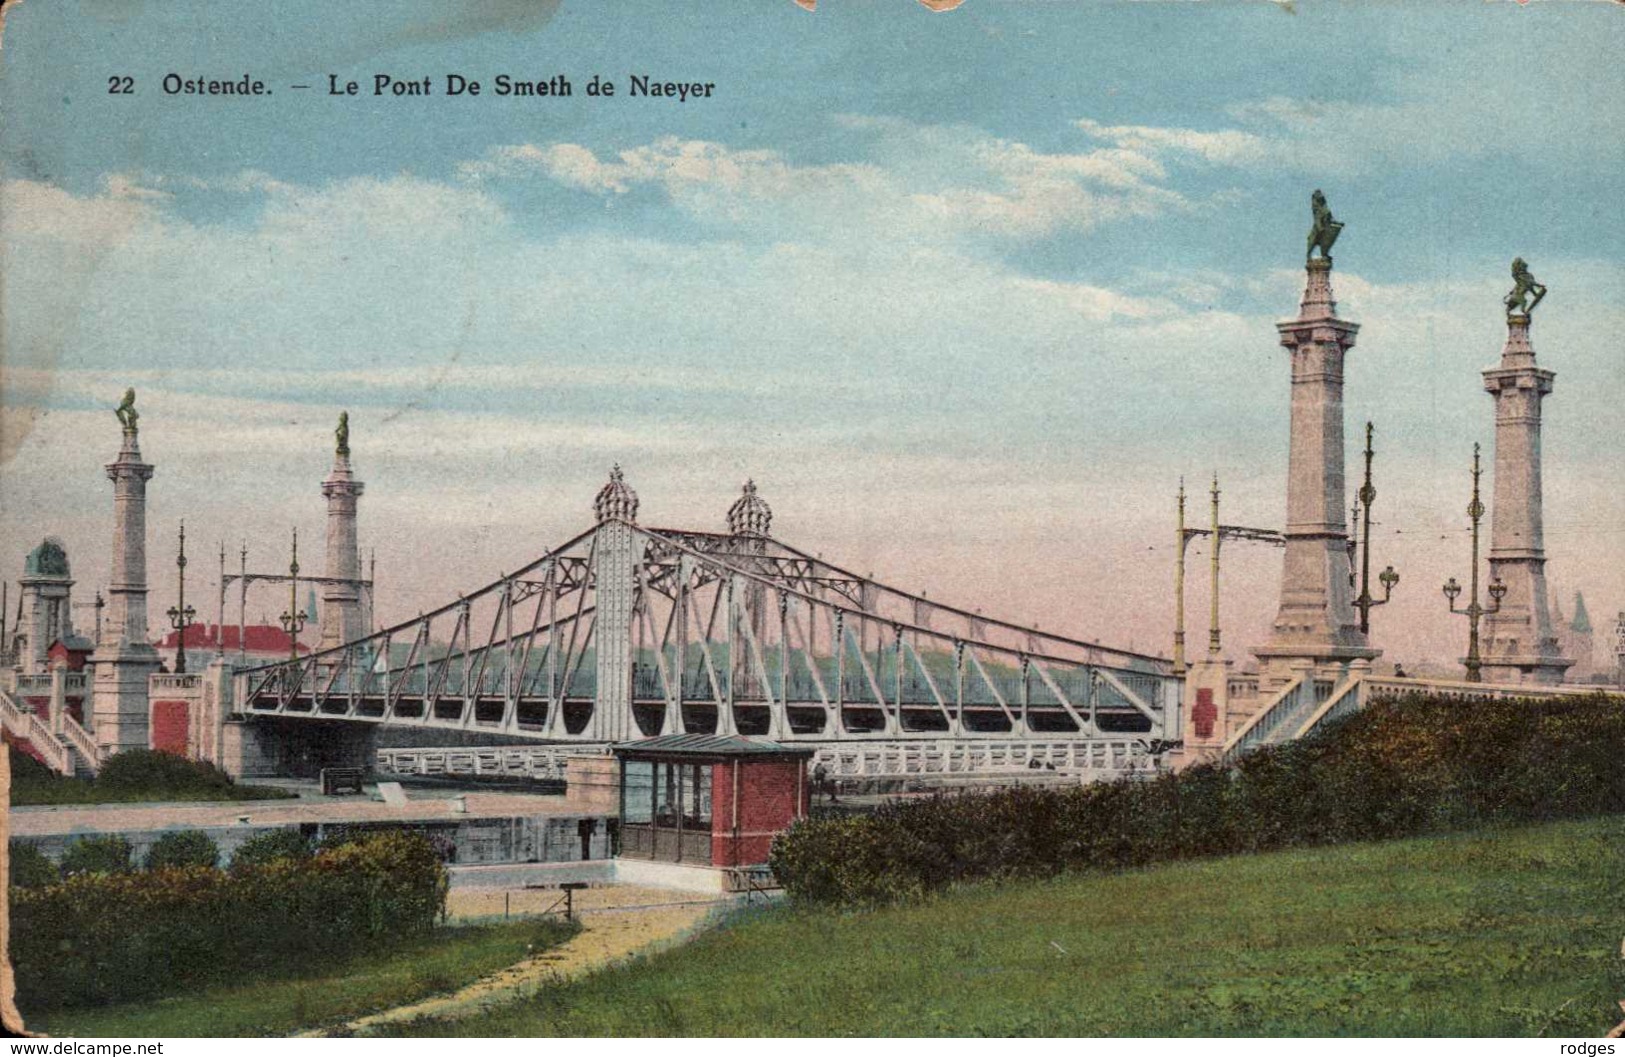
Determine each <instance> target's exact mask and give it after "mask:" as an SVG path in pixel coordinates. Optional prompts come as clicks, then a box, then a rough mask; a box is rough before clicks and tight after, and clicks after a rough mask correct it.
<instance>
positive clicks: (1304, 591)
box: [1253, 258, 1382, 694]
mask: <svg viewBox="0 0 1625 1057" xmlns="http://www.w3.org/2000/svg"><path fill="white" fill-rule="evenodd" d="M1331 271H1332V262H1331V260H1330V259H1329V258H1318V259H1315V260H1311V261H1309V263H1308V265H1307V276H1306V281H1305V284H1304V293H1303V301H1302V303H1301V304H1300V306H1299V310H1298V318H1297V319H1294V320H1289V321H1287V322H1284V323H1279V324H1277V325H1276V329H1277V330H1279V331H1280V334H1281V345H1282V347H1283V348H1285V349H1286V350H1287V352H1288V353H1289V354H1290V355H1291V358H1292V432H1291V444H1290V454H1289V456H1288V467H1287V518H1286V529H1285V532H1284V535H1285V537H1286V558H1285V562H1284V565H1283V571H1282V576H1281V603H1280V609H1279V610H1278V612H1277V615H1276V618H1275V624H1274V628H1273V630H1272V632H1271V634H1270V639H1269V641H1268V642H1267V643H1265V644H1264V645H1262V646H1258V647H1255V648H1254V649H1253V654H1254V655H1255V656H1256V657H1258V659H1259V662H1260V666H1261V667H1260V672H1259V686H1260V692H1261V693H1265V694H1267V693H1268V691H1269V690H1271V689H1273V688H1275V687H1279V686H1282V685H1285V683H1287V682H1288V681H1289V680H1290V679H1292V678H1293V677H1294V674H1295V673H1296V670H1297V669H1298V667H1299V665H1298V663H1297V662H1300V661H1310V662H1313V664H1314V665H1315V666H1316V667H1341V666H1342V665H1345V664H1347V663H1348V662H1349V661H1352V660H1355V659H1358V658H1362V657H1363V658H1372V657H1376V656H1379V655H1380V654H1381V652H1382V651H1380V650H1374V649H1372V648H1371V647H1370V645H1369V643H1368V642H1367V641H1366V637H1365V635H1364V634H1363V633H1362V632H1361V631H1360V626H1359V623H1358V622H1357V621H1356V619H1355V616H1354V607H1353V605H1352V599H1351V596H1352V594H1353V588H1352V587H1351V585H1350V583H1349V570H1350V566H1349V551H1348V524H1347V522H1345V521H1344V520H1343V518H1344V507H1345V504H1344V498H1345V496H1344V482H1343V360H1344V356H1345V354H1346V353H1347V352H1348V350H1349V349H1351V348H1353V347H1354V339H1355V336H1356V335H1357V334H1358V333H1359V330H1360V328H1359V326H1358V325H1357V324H1355V323H1350V322H1347V321H1345V320H1342V319H1339V318H1337V302H1336V301H1334V300H1333V298H1332V286H1331Z"/></svg>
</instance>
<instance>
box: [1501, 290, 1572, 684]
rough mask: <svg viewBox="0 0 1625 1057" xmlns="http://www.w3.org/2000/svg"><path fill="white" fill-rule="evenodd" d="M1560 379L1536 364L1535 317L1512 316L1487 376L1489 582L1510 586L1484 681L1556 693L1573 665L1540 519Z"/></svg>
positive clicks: (1502, 607)
mask: <svg viewBox="0 0 1625 1057" xmlns="http://www.w3.org/2000/svg"><path fill="white" fill-rule="evenodd" d="M1556 377H1557V375H1556V372H1554V371H1548V370H1543V369H1541V368H1540V367H1537V366H1536V365H1535V350H1534V346H1533V345H1531V344H1530V341H1529V317H1528V316H1527V315H1520V314H1514V315H1510V316H1508V317H1507V341H1506V346H1505V347H1504V348H1503V349H1502V351H1501V362H1500V364H1499V365H1498V366H1496V367H1492V368H1490V369H1489V370H1487V371H1485V372H1484V389H1485V391H1486V392H1488V393H1489V394H1490V396H1491V398H1492V399H1494V401H1495V500H1494V507H1493V509H1492V512H1491V520H1490V576H1491V578H1492V579H1493V578H1495V577H1499V578H1500V579H1501V582H1502V583H1504V584H1506V588H1507V591H1506V595H1505V597H1503V598H1502V599H1501V605H1500V608H1499V609H1498V610H1497V611H1496V612H1495V613H1492V614H1490V615H1489V616H1487V617H1486V618H1485V619H1484V630H1483V645H1482V647H1481V650H1480V653H1481V655H1482V658H1483V668H1482V672H1483V676H1484V681H1485V682H1488V683H1508V684H1517V683H1532V684H1537V685H1542V686H1552V685H1556V684H1557V683H1561V682H1562V681H1563V676H1564V673H1565V672H1566V671H1567V670H1568V669H1569V668H1570V667H1571V666H1572V665H1573V664H1574V661H1573V660H1571V659H1569V658H1566V657H1564V656H1563V655H1562V648H1561V645H1560V643H1559V642H1558V637H1557V630H1556V629H1555V628H1554V627H1553V626H1552V618H1551V610H1550V608H1549V606H1548V600H1547V595H1546V545H1545V539H1544V528H1543V526H1542V515H1541V482H1540V417H1541V402H1542V401H1543V400H1544V399H1545V397H1546V394H1548V393H1550V392H1551V391H1552V383H1553V381H1554V379H1555V378H1556Z"/></svg>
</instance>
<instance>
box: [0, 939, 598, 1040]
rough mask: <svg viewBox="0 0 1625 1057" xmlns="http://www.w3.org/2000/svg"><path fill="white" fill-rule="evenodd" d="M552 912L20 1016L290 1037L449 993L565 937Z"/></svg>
mask: <svg viewBox="0 0 1625 1057" xmlns="http://www.w3.org/2000/svg"><path fill="white" fill-rule="evenodd" d="M574 932H575V929H574V927H573V926H569V925H566V924H565V923H563V922H560V921H557V920H556V919H551V918H549V919H534V918H533V919H530V920H528V921H518V922H509V923H503V924H497V925H485V926H477V927H473V926H471V927H455V928H450V927H448V928H441V929H438V930H436V931H435V933H434V934H433V935H431V936H426V937H423V938H421V939H417V940H414V941H412V942H410V943H406V944H402V945H400V946H398V947H395V948H393V949H391V950H389V951H387V952H384V953H382V954H374V955H369V956H362V957H357V958H354V959H352V960H351V961H349V962H347V963H344V964H339V965H332V966H327V967H324V968H322V969H319V970H315V971H311V972H308V973H305V974H302V975H299V976H294V977H282V978H278V979H267V978H263V977H262V978H260V979H256V980H250V981H243V982H239V983H235V984H232V985H229V986H222V987H215V988H210V989H208V990H206V991H201V992H198V993H196V994H191V995H186V996H183V997H178V998H167V999H161V1000H159V1001H156V1002H141V1003H130V1004H128V1005H119V1006H105V1007H98V1008H93V1009H84V1008H82V1009H63V1010H55V1011H52V1012H50V1013H48V1014H41V1015H39V1016H27V1013H28V1011H27V1010H24V1011H23V1013H24V1015H25V1017H26V1019H27V1021H28V1026H29V1028H30V1029H31V1030H34V1031H44V1032H47V1033H49V1034H51V1035H59V1036H60V1035H78V1036H89V1037H108V1036H147V1037H153V1036H179V1037H191V1036H222V1035H224V1036H240V1035H291V1034H295V1033H297V1032H299V1031H303V1030H307V1029H310V1028H317V1027H326V1026H330V1025H336V1024H341V1023H343V1022H345V1021H348V1020H350V1019H352V1018H354V1017H358V1016H364V1015H366V1014H368V1013H374V1012H377V1011H379V1010H383V1009H391V1008H394V1007H395V1006H400V1005H406V1004H408V1003H411V1002H416V1001H418V1000H420V999H423V998H427V997H429V996H431V995H436V994H442V993H446V992H450V991H455V990H457V989H458V988H460V987H462V986H464V985H465V984H469V983H472V982H473V981H475V980H477V979H479V978H480V977H482V976H486V975H488V974H490V973H493V972H496V971H497V970H498V969H502V968H505V967H506V966H509V965H512V964H514V963H515V962H518V961H520V960H522V959H524V958H525V957H526V956H527V948H533V949H534V951H542V950H545V949H547V948H548V947H553V946H557V945H558V944H560V943H563V942H564V941H565V940H566V939H568V938H569V937H570V936H572V935H574Z"/></svg>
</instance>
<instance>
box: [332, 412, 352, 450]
mask: <svg viewBox="0 0 1625 1057" xmlns="http://www.w3.org/2000/svg"><path fill="white" fill-rule="evenodd" d="M333 439H334V440H336V441H338V446H337V448H336V449H335V450H336V451H337V452H338V454H340V455H346V456H347V455H349V454H350V413H349V412H348V411H340V412H339V428H338V429H336V430H334V431H333Z"/></svg>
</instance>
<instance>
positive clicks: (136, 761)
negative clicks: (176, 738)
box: [96, 749, 236, 791]
mask: <svg viewBox="0 0 1625 1057" xmlns="http://www.w3.org/2000/svg"><path fill="white" fill-rule="evenodd" d="M96 780H97V781H98V782H100V783H101V784H102V785H104V786H106V787H108V788H109V789H121V788H125V789H176V790H187V791H192V790H199V789H221V790H226V789H230V788H231V787H232V786H233V785H235V784H236V783H234V782H233V781H232V780H231V776H230V775H228V774H227V773H226V772H224V771H222V770H221V769H220V768H218V767H216V766H215V765H214V764H212V763H204V762H202V761H199V760H188V759H186V758H185V757H184V756H176V755H175V754H174V753H169V752H158V751H156V750H154V749H130V750H128V751H126V752H121V753H118V754H116V755H115V756H113V757H112V758H111V759H109V760H108V761H107V763H106V764H104V765H103V766H102V769H101V773H100V774H98V775H97V776H96Z"/></svg>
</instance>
